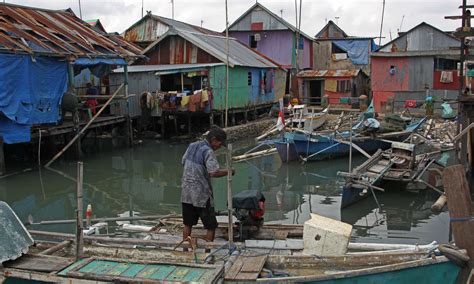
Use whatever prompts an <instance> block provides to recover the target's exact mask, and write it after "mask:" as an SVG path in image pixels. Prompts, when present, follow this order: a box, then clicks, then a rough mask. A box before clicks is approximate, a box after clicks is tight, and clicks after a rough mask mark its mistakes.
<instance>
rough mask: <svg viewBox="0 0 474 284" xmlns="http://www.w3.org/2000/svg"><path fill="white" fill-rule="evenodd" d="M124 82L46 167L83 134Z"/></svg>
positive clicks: (121, 86)
mask: <svg viewBox="0 0 474 284" xmlns="http://www.w3.org/2000/svg"><path fill="white" fill-rule="evenodd" d="M123 86H124V84H122V85H120V86H119V87H118V89H117V91H115V93H114V94H113V95H112V96H110V98H109V99H108V100H107V102H105V104H104V105H103V106H102V107H101V108H100V109H99V111H98V112H97V113H96V114H95V115H94V116H93V117H92V118H91V120H89V122H88V123H87V124H86V126H84V127H83V128H82V129H81V131H79V133H77V134H76V136H74V138H72V139H71V141H69V143H67V145H66V146H64V148H63V149H62V150H61V151H59V153H57V154H56V156H54V157H53V158H52V159H51V161H49V162H48V163H47V164H46V165H45V166H46V167H49V166H50V165H51V164H52V163H54V161H56V160H57V159H58V158H59V157H61V156H62V154H64V152H66V150H67V149H69V147H71V145H72V144H74V142H75V141H76V140H77V139H79V138H80V137H81V135H82V134H84V132H85V131H86V130H87V128H89V126H90V125H91V124H92V122H94V120H95V119H96V118H97V117H98V116H99V115H100V114H101V113H102V112H103V111H104V109H105V108H106V107H107V106H108V105H109V104H110V102H111V101H112V100H113V99H114V98H115V96H117V94H118V93H119V91H120V90H121V89H122V88H123Z"/></svg>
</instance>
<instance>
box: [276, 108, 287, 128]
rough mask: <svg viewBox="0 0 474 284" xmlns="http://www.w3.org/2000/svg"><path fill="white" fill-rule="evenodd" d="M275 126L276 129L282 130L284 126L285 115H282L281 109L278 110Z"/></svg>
mask: <svg viewBox="0 0 474 284" xmlns="http://www.w3.org/2000/svg"><path fill="white" fill-rule="evenodd" d="M276 128H277V129H278V131H282V130H283V128H285V117H284V116H283V112H282V111H279V112H278V120H277V124H276Z"/></svg>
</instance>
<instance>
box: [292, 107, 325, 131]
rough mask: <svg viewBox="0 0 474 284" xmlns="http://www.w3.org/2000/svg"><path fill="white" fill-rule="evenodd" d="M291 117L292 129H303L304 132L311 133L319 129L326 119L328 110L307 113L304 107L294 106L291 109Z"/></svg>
mask: <svg viewBox="0 0 474 284" xmlns="http://www.w3.org/2000/svg"><path fill="white" fill-rule="evenodd" d="M293 111H294V112H293V115H292V118H290V119H291V123H292V124H293V125H292V126H293V127H296V128H299V129H304V130H305V131H309V132H313V131H315V130H317V129H319V128H320V127H321V126H323V124H324V123H325V122H326V121H327V119H328V111H329V109H328V108H325V109H324V110H322V111H321V112H317V113H315V112H314V109H312V112H311V113H310V112H308V109H307V108H306V106H305V105H296V106H294V107H293Z"/></svg>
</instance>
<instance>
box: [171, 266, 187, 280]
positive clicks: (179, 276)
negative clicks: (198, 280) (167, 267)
mask: <svg viewBox="0 0 474 284" xmlns="http://www.w3.org/2000/svg"><path fill="white" fill-rule="evenodd" d="M192 269H193V268H189V267H183V266H181V267H177V268H176V269H175V270H174V271H173V272H172V273H171V274H170V275H169V276H168V277H166V280H168V281H183V280H184V277H185V276H186V275H187V274H188V273H189V272H190V271H191V270H192Z"/></svg>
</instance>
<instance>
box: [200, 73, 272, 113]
mask: <svg viewBox="0 0 474 284" xmlns="http://www.w3.org/2000/svg"><path fill="white" fill-rule="evenodd" d="M260 70H263V71H264V72H266V71H267V70H269V69H260V68H250V67H241V66H235V67H234V68H229V109H232V108H245V107H253V106H258V105H262V104H267V103H272V102H274V101H275V88H273V89H272V91H271V92H268V93H265V94H260V91H259V84H260V78H261V74H260ZM249 72H250V73H251V74H252V75H251V76H252V78H251V85H250V86H249V85H248V79H249ZM273 78H275V76H273ZM209 81H210V84H211V87H212V91H213V109H214V110H225V96H226V67H225V66H216V67H211V68H210V71H209ZM274 85H275V84H274Z"/></svg>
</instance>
